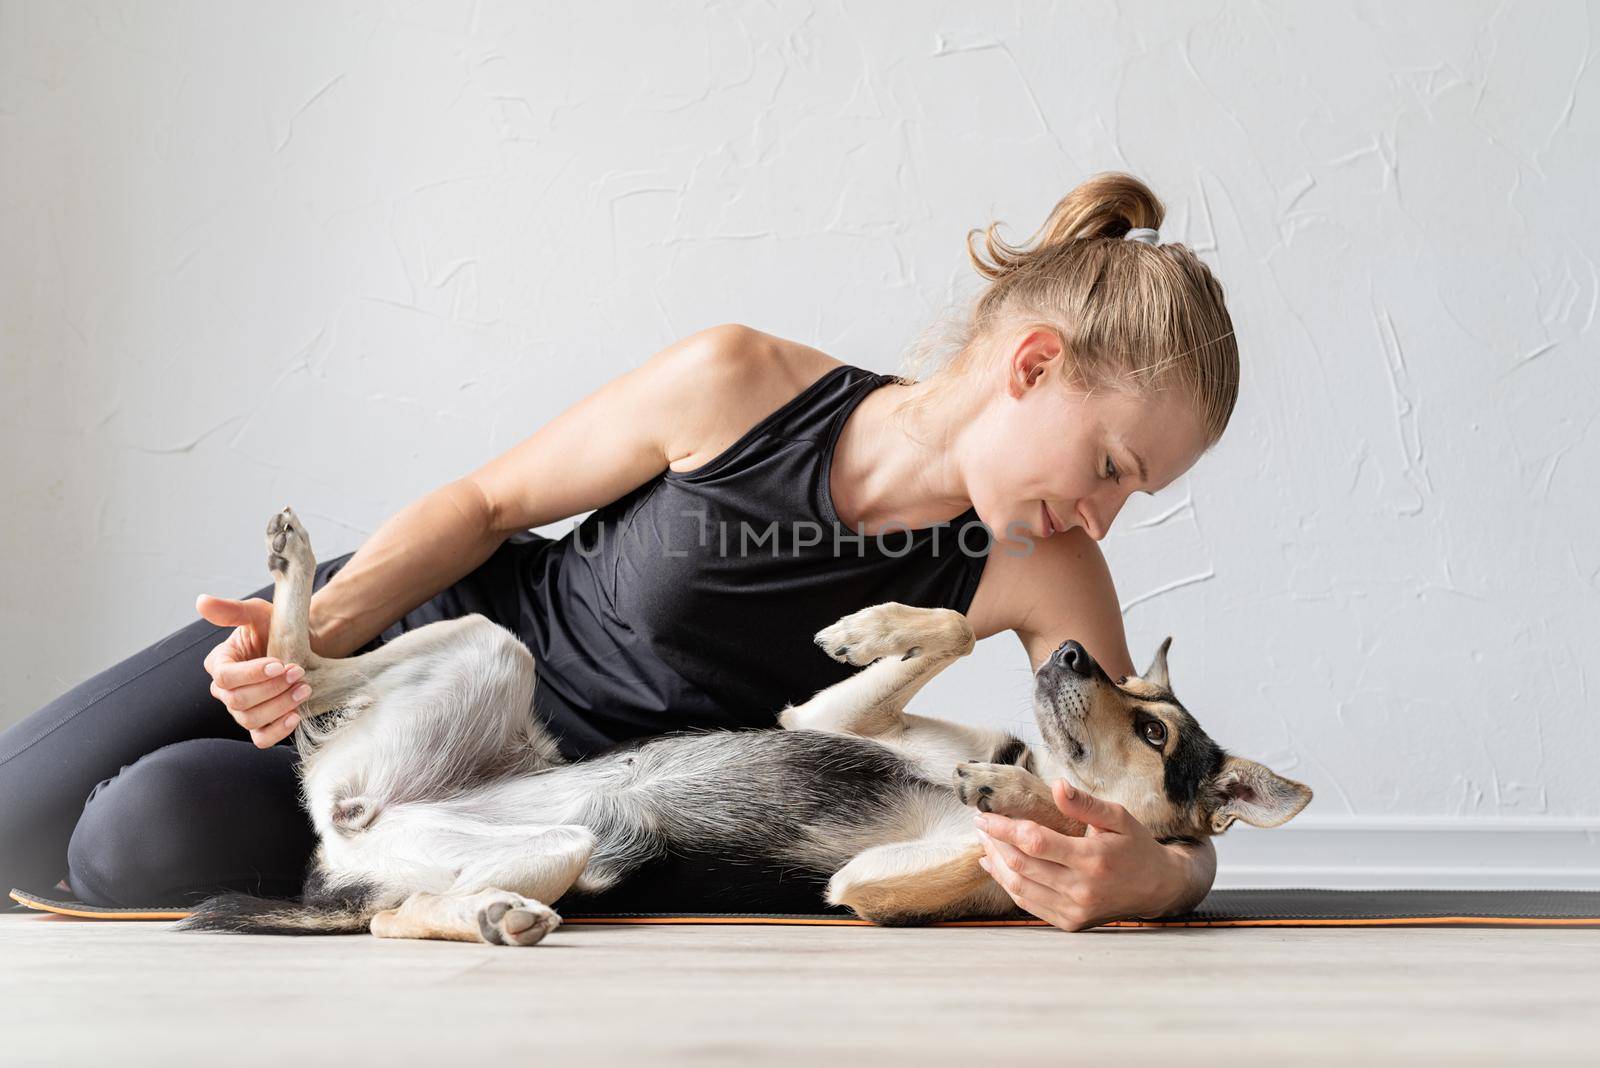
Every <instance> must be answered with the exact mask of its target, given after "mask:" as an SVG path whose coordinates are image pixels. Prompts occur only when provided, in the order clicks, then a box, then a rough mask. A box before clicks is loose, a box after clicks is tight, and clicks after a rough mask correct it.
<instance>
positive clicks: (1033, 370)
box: [1006, 326, 1065, 400]
mask: <svg viewBox="0 0 1600 1068" xmlns="http://www.w3.org/2000/svg"><path fill="white" fill-rule="evenodd" d="M1064 351H1065V347H1064V346H1063V345H1062V343H1061V335H1060V334H1059V333H1057V332H1056V331H1055V330H1054V329H1052V328H1050V327H1047V326H1035V327H1032V328H1030V329H1029V330H1028V331H1027V332H1026V333H1025V334H1023V335H1022V336H1021V337H1020V338H1018V340H1017V344H1016V347H1015V348H1014V349H1012V350H1011V357H1010V359H1009V360H1008V361H1007V366H1006V371H1007V374H1006V392H1008V393H1009V394H1010V395H1011V396H1013V397H1015V398H1017V399H1019V400H1020V399H1021V398H1022V395H1023V394H1024V393H1026V392H1027V391H1028V390H1029V389H1031V388H1033V387H1034V386H1036V385H1038V384H1039V383H1040V382H1042V381H1043V380H1044V378H1045V376H1046V375H1047V374H1048V373H1049V370H1050V368H1051V367H1056V368H1057V369H1058V373H1059V368H1060V367H1061V356H1062V353H1063V352H1064Z"/></svg>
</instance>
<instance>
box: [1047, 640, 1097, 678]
mask: <svg viewBox="0 0 1600 1068" xmlns="http://www.w3.org/2000/svg"><path fill="white" fill-rule="evenodd" d="M1054 659H1055V661H1056V663H1058V664H1060V665H1061V666H1062V667H1064V668H1066V669H1067V670H1068V671H1075V672H1077V673H1078V674H1079V675H1083V676H1084V677H1086V678H1087V677H1088V676H1089V675H1091V674H1093V673H1094V657H1092V656H1090V655H1089V650H1087V649H1085V648H1084V647H1083V646H1081V645H1079V644H1078V643H1077V642H1075V641H1071V640H1068V641H1064V642H1062V643H1061V648H1059V649H1057V650H1056V651H1055V654H1054Z"/></svg>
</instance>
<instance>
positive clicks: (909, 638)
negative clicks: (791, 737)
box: [778, 601, 975, 737]
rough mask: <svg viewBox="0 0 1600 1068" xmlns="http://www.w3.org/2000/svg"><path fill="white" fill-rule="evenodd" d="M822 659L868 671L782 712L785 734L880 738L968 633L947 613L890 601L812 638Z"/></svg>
mask: <svg viewBox="0 0 1600 1068" xmlns="http://www.w3.org/2000/svg"><path fill="white" fill-rule="evenodd" d="M813 640H814V641H815V642H816V644H818V645H820V646H821V647H822V650H823V652H825V653H827V654H828V655H829V656H831V657H833V658H834V659H835V660H842V661H844V662H845V663H847V664H857V665H863V664H864V665H869V666H867V667H866V669H865V670H863V671H860V672H857V673H856V674H854V675H852V676H851V677H850V678H848V679H845V680H844V681H843V682H839V683H835V684H834V685H832V686H830V687H828V688H827V689H825V690H822V691H821V692H819V693H818V694H817V695H816V696H815V697H813V698H811V700H809V701H807V702H806V703H805V704H803V705H796V706H793V707H790V708H786V709H784V710H783V712H782V713H780V714H779V716H778V722H779V723H781V724H782V725H783V726H784V727H785V728H787V729H789V730H802V729H808V730H820V731H828V732H830V733H834V734H859V735H863V736H866V737H872V736H873V735H878V734H883V733H885V732H887V731H889V730H890V729H892V728H893V727H894V726H896V725H897V724H898V723H900V721H901V717H902V716H903V714H904V712H905V707H906V703H907V702H909V701H910V700H911V698H912V697H914V696H916V694H917V692H918V691H919V690H921V689H922V688H923V687H924V686H926V685H927V684H928V683H929V682H930V681H931V680H932V679H933V677H934V676H935V675H937V674H938V673H939V672H941V671H943V670H944V669H945V668H947V667H949V666H950V665H951V664H953V663H954V662H955V661H956V660H958V659H960V658H961V657H963V656H966V655H967V654H968V653H970V652H972V647H973V644H974V641H975V639H974V637H973V633H972V626H971V624H969V623H968V622H967V619H966V617H965V616H963V615H962V614H961V613H960V612H955V611H952V610H951V609H948V608H913V607H911V606H909V605H903V604H899V603H896V602H894V601H889V602H887V603H884V604H879V605H873V606H872V607H871V608H864V609H862V610H861V611H859V612H855V613H853V614H851V615H848V616H845V617H844V618H843V619H841V620H839V621H838V622H837V623H835V624H833V625H832V626H830V627H827V628H825V629H823V630H821V631H818V632H817V635H816V637H815V638H814V639H813Z"/></svg>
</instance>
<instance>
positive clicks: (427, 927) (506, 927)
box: [372, 890, 561, 946]
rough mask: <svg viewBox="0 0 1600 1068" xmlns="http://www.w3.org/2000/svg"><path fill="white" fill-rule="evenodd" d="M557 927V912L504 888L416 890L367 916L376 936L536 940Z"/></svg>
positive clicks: (519, 943) (520, 943) (498, 942)
mask: <svg viewBox="0 0 1600 1068" xmlns="http://www.w3.org/2000/svg"><path fill="white" fill-rule="evenodd" d="M559 926H561V917H560V916H558V915H556V912H555V910H554V909H552V908H550V906H548V905H546V904H544V903H543V902H541V901H535V900H532V899H530V898H526V897H523V896H522V895H520V894H513V893H511V892H510V891H508V890H480V891H478V892H476V893H471V894H466V893H446V894H429V893H416V894H412V895H411V896H410V897H408V898H406V899H405V901H404V902H402V903H401V905H400V907H399V908H393V909H385V910H384V911H383V912H380V913H378V914H377V915H376V916H374V917H373V918H372V933H373V934H375V935H377V936H378V937H379V938H438V939H446V940H449V941H452V942H487V943H489V944H490V945H496V946H532V945H537V944H538V943H539V942H540V941H542V940H543V939H544V936H545V935H547V934H549V933H550V932H551V931H554V930H555V929H556V928H557V927H559Z"/></svg>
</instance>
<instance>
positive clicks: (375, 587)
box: [311, 479, 508, 657]
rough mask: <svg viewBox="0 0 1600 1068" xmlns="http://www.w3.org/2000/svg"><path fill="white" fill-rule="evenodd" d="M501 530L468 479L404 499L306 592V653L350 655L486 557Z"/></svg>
mask: <svg viewBox="0 0 1600 1068" xmlns="http://www.w3.org/2000/svg"><path fill="white" fill-rule="evenodd" d="M507 536H508V535H507V533H506V532H505V531H497V530H495V529H494V524H493V522H492V515H491V511H490V507H489V504H488V502H487V500H486V499H485V497H484V494H483V492H482V491H481V490H480V489H479V488H478V487H477V486H476V485H474V484H473V483H472V482H471V481H468V480H467V479H457V480H456V481H454V482H451V483H449V484H447V485H445V486H441V487H440V488H439V489H436V490H434V491H433V492H432V493H429V494H428V495H427V496H425V497H422V498H420V499H418V500H416V501H413V502H412V503H411V504H408V505H406V506H405V507H404V508H402V509H401V510H400V511H398V512H396V513H395V514H394V515H393V516H391V517H389V518H388V519H387V520H385V521H384V523H383V525H382V526H380V527H379V528H378V529H377V530H376V531H374V532H373V534H372V536H371V537H369V538H368V539H367V540H366V541H365V542H364V543H362V545H361V547H360V548H359V549H358V550H356V553H355V555H354V556H352V557H351V558H350V559H349V561H348V562H346V563H345V565H344V567H342V568H340V569H339V573H338V574H337V575H335V576H334V577H333V578H332V579H330V580H329V581H328V584H327V585H326V586H324V587H322V589H320V590H318V591H317V592H316V593H315V594H314V595H313V596H312V598H311V634H312V637H311V648H312V651H313V652H315V653H317V654H318V655H320V656H329V657H343V656H348V655H350V654H351V653H352V652H354V651H355V650H357V649H359V648H361V646H363V645H365V644H366V643H367V642H368V641H370V640H372V639H373V638H374V637H376V636H377V635H379V634H381V633H382V632H383V629H384V628H385V627H387V626H389V624H391V623H393V622H394V621H395V620H397V619H399V618H400V617H401V616H403V615H405V614H406V613H407V612H409V611H411V609H413V608H415V607H417V605H419V604H422V603H423V602H424V601H426V600H428V599H429V598H430V597H432V596H434V595H435V594H437V593H438V592H439V591H440V590H443V589H445V588H446V587H447V586H449V585H451V584H452V583H454V582H455V581H456V580H458V579H460V578H461V577H462V576H464V575H466V574H467V573H468V572H470V571H472V570H473V569H474V568H476V567H477V566H478V565H479V564H481V563H483V562H484V561H485V560H487V559H488V558H489V557H490V556H491V555H492V554H493V553H494V551H495V549H497V548H499V546H500V545H501V543H503V542H504V541H505V539H506V537H507Z"/></svg>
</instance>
